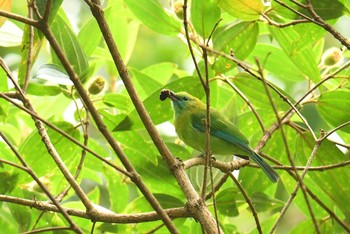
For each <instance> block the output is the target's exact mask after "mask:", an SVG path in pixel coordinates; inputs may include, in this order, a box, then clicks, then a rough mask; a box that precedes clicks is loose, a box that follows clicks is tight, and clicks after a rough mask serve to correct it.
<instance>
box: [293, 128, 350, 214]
mask: <svg viewBox="0 0 350 234" xmlns="http://www.w3.org/2000/svg"><path fill="white" fill-rule="evenodd" d="M296 144H297V145H296V155H297V157H298V159H299V160H300V162H301V165H305V164H306V162H307V160H308V159H309V157H310V155H311V152H312V150H313V148H314V146H315V142H314V140H313V138H312V137H311V134H308V133H307V134H303V135H300V136H299V137H298V138H297V142H296ZM347 160H349V158H348V156H346V155H345V154H344V153H343V152H341V151H340V150H339V149H338V148H337V146H336V145H335V144H334V143H333V142H331V141H329V140H327V139H326V140H324V141H323V142H322V144H321V146H320V147H319V149H318V151H317V153H316V155H315V157H314V159H313V161H312V164H311V166H327V165H333V164H337V163H340V162H345V161H347ZM308 175H309V176H310V177H311V179H312V180H313V181H314V182H315V183H316V184H317V185H318V186H319V187H320V188H321V189H322V190H323V191H324V192H325V193H326V194H327V195H328V196H329V198H330V199H331V200H333V201H334V203H335V204H336V205H337V206H338V208H339V209H340V210H341V211H342V212H343V213H344V215H345V216H346V219H347V220H349V219H350V207H349V206H344V201H349V200H350V187H348V186H344V184H346V183H347V182H348V181H349V180H350V174H349V173H348V171H347V168H346V167H339V168H334V169H331V170H324V171H322V173H320V172H319V171H309V172H308Z"/></svg>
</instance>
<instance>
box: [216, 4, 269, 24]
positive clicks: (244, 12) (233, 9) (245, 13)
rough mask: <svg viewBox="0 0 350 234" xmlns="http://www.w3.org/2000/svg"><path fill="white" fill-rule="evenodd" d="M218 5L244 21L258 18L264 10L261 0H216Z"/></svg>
mask: <svg viewBox="0 0 350 234" xmlns="http://www.w3.org/2000/svg"><path fill="white" fill-rule="evenodd" d="M218 5H219V6H220V7H221V8H222V9H223V10H224V11H226V12H227V13H229V14H230V15H232V16H234V17H237V18H238V19H240V20H245V21H253V20H258V19H259V18H260V15H261V13H262V12H263V10H264V5H263V3H262V1H261V0H218Z"/></svg>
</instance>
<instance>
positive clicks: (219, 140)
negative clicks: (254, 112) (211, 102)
mask: <svg viewBox="0 0 350 234" xmlns="http://www.w3.org/2000/svg"><path fill="white" fill-rule="evenodd" d="M164 97H165V98H166V97H169V98H170V99H171V101H172V102H173V107H174V111H175V123H174V124H175V130H176V133H177V134H178V136H179V138H180V139H181V140H183V142H185V143H186V144H187V145H189V146H191V147H192V148H194V149H196V150H198V151H200V152H205V151H206V143H205V142H206V140H205V139H206V138H205V123H204V121H205V119H206V105H205V104H204V103H203V102H201V101H200V100H199V99H197V98H195V97H193V96H191V95H190V94H188V93H185V92H179V93H173V92H172V91H170V90H164V91H162V93H161V98H163V99H164ZM210 149H211V151H212V153H213V154H217V155H233V154H234V155H236V156H241V157H243V158H246V157H249V158H252V159H253V160H254V161H255V162H256V163H257V164H258V165H259V166H260V167H261V168H262V169H263V171H264V172H265V173H266V174H267V176H268V177H269V178H270V179H271V180H272V181H273V182H276V181H277V179H278V174H277V173H276V171H275V170H274V169H273V168H272V167H271V166H270V165H269V164H267V163H266V162H265V161H264V160H263V159H262V158H261V157H260V156H259V155H258V154H256V153H255V152H254V151H253V150H252V149H251V148H250V147H249V142H248V140H247V138H246V137H245V136H244V135H243V133H242V132H241V131H240V130H239V129H238V128H237V127H236V126H235V125H234V124H233V123H232V122H231V121H229V119H227V118H226V117H225V116H224V115H223V114H222V113H221V112H219V111H217V110H216V109H214V108H211V109H210Z"/></svg>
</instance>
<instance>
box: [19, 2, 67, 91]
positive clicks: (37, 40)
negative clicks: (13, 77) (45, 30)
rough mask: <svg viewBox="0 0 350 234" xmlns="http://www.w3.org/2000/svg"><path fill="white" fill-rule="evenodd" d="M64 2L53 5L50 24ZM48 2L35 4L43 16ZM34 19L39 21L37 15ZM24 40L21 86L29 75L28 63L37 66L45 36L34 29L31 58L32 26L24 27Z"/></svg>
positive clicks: (20, 68)
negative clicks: (29, 61)
mask: <svg viewBox="0 0 350 234" xmlns="http://www.w3.org/2000/svg"><path fill="white" fill-rule="evenodd" d="M62 2H63V0H56V1H53V2H52V3H51V9H50V18H49V24H50V25H51V23H52V20H53V19H54V18H56V14H57V11H58V9H59V7H60V6H61V4H62ZM46 3H47V1H46V0H37V1H35V4H36V6H37V8H38V11H39V12H40V14H41V15H43V14H44V11H45V9H46ZM33 16H34V19H36V20H38V17H37V14H33ZM23 35H24V36H23V38H22V45H21V48H22V50H21V65H20V67H19V70H18V78H19V84H20V85H21V86H22V85H23V84H24V78H25V77H26V75H25V74H26V73H27V61H28V60H29V59H30V60H31V62H32V63H31V64H32V65H33V64H35V61H36V58H37V57H38V55H39V52H40V49H41V45H42V43H43V40H42V39H43V37H44V35H43V34H42V32H40V31H39V30H38V29H36V28H34V38H33V48H32V54H31V57H29V47H30V26H29V25H28V24H26V25H25V26H24V32H23Z"/></svg>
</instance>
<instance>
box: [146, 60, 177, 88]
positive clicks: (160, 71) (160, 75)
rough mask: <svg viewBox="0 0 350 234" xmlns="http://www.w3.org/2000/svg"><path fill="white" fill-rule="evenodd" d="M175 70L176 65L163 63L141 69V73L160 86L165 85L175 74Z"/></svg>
mask: <svg viewBox="0 0 350 234" xmlns="http://www.w3.org/2000/svg"><path fill="white" fill-rule="evenodd" d="M177 69H178V65H177V64H175V63H169V62H163V63H156V64H153V65H151V66H148V67H146V68H144V69H142V71H141V72H142V73H143V74H145V75H147V76H149V77H153V78H154V79H155V80H156V81H158V82H159V83H161V84H162V85H165V83H166V82H167V81H168V80H169V79H170V78H171V77H172V76H173V75H174V74H175V73H176V71H177Z"/></svg>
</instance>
